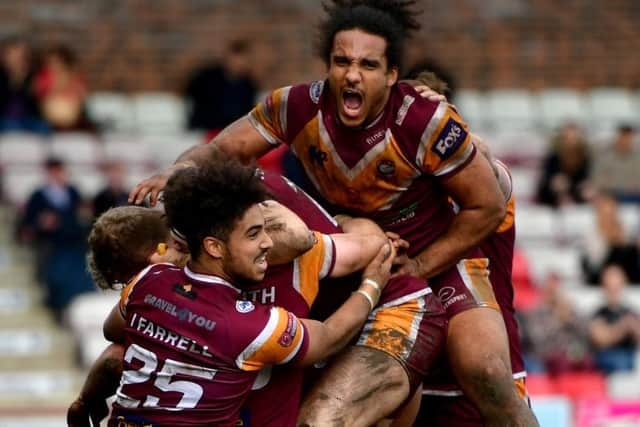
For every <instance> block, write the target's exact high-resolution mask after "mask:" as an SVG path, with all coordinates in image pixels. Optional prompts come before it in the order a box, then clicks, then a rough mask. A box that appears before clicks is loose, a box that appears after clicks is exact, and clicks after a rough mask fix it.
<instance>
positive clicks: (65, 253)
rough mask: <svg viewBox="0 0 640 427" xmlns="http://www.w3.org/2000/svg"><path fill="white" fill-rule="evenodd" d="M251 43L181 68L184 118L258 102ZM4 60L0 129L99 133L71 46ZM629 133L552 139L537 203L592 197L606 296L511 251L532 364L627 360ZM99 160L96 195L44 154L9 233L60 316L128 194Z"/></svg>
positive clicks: (595, 270)
mask: <svg viewBox="0 0 640 427" xmlns="http://www.w3.org/2000/svg"><path fill="white" fill-rule="evenodd" d="M251 49H252V46H251V44H250V43H248V42H247V41H245V40H235V41H231V42H230V43H229V44H228V46H227V48H226V50H225V53H224V56H223V58H221V60H220V61H218V62H214V63H209V64H203V66H202V67H200V68H198V69H195V70H194V71H193V73H192V74H191V75H189V76H187V77H186V79H185V82H184V91H183V94H182V95H183V96H184V98H185V100H186V101H187V106H188V118H187V126H188V129H190V130H198V131H204V132H205V133H206V137H205V139H207V140H208V139H210V138H211V137H212V136H214V135H215V134H216V133H217V132H219V131H220V130H221V129H222V128H224V127H225V126H227V125H228V124H230V123H232V122H233V121H234V120H236V119H237V118H239V117H241V116H243V115H244V114H246V113H247V112H248V111H249V110H250V109H251V108H252V107H253V105H254V103H255V101H256V99H257V96H258V95H257V94H258V92H259V87H258V85H257V83H256V80H255V79H254V76H252V69H251V56H252V51H251ZM0 59H1V61H0V133H2V132H15V131H20V132H33V133H37V134H40V135H45V136H48V135H51V134H52V133H54V132H65V131H86V132H99V130H100V129H99V128H98V127H97V126H96V125H95V124H93V123H91V121H90V120H89V118H88V115H87V109H86V101H87V96H88V94H89V93H90V88H88V87H87V84H86V82H85V79H84V77H83V74H82V72H81V70H80V69H79V67H78V61H77V59H76V57H75V54H74V52H73V50H72V49H70V48H69V47H68V46H65V45H55V46H50V47H48V48H46V49H44V50H42V51H36V50H35V49H34V48H33V47H32V46H31V45H30V44H29V42H28V40H27V39H25V38H20V37H13V38H10V39H7V40H5V41H4V43H2V46H1V58H0ZM461 113H462V115H463V116H464V111H462V112H461ZM635 137H636V129H635V128H634V126H633V124H620V126H619V128H618V130H617V134H616V136H615V138H614V139H613V140H612V141H611V142H610V143H609V144H607V145H604V146H601V147H600V148H599V149H598V150H597V151H596V150H592V145H591V144H590V141H589V135H585V133H584V132H583V130H582V129H581V128H580V126H579V125H578V124H576V123H572V122H568V123H566V124H564V125H563V126H562V127H561V129H559V130H558V132H557V134H555V135H554V136H553V137H552V138H551V139H550V141H549V144H548V152H547V154H546V155H545V157H544V158H543V159H542V161H541V164H540V169H539V171H540V174H539V181H538V183H537V186H536V193H535V202H536V203H538V204H540V205H546V206H549V207H551V208H553V209H556V208H564V207H567V206H571V205H590V206H592V208H593V211H594V212H595V217H596V222H595V225H594V229H593V230H592V231H591V232H590V233H588V234H586V235H585V236H584V241H583V242H582V244H581V246H582V248H581V250H582V266H583V277H584V280H585V282H586V283H590V284H592V285H595V286H599V287H600V288H601V289H602V291H603V294H604V296H605V299H604V301H603V303H602V306H601V307H600V308H599V309H598V310H597V311H596V312H594V313H593V314H592V316H591V317H587V318H583V317H581V315H579V314H578V313H577V311H576V309H575V307H573V306H572V302H571V300H570V299H569V298H567V297H566V295H565V291H564V289H563V284H562V278H561V276H560V275H558V274H555V273H553V272H552V273H550V274H549V275H548V276H547V278H546V280H545V281H544V283H533V279H532V278H531V275H530V274H529V273H528V272H527V263H528V262H529V261H528V260H527V259H526V258H525V256H524V255H523V253H522V252H517V253H516V256H515V261H514V284H515V286H516V303H517V304H518V308H519V309H520V321H521V323H522V334H523V341H524V343H525V349H526V359H527V369H528V370H529V371H531V372H548V373H551V374H557V373H563V372H572V371H589V370H594V369H598V370H601V371H602V372H604V373H610V372H614V371H618V370H631V369H633V360H634V354H635V351H636V348H637V345H638V341H639V340H640V316H639V315H638V313H636V312H634V311H633V310H632V309H631V308H630V307H628V306H626V305H625V302H624V299H623V298H622V296H621V295H622V294H623V290H624V288H625V287H626V286H628V285H629V284H635V283H640V249H639V244H640V240H639V239H638V235H636V234H630V233H628V232H626V231H625V230H624V227H623V225H622V221H621V219H620V214H619V206H620V204H622V203H638V202H640V172H639V171H640V152H639V151H638V149H637V147H635V146H634V138H635ZM487 142H488V143H489V144H490V141H487ZM289 162H291V158H290V157H288V156H287V155H286V153H285V152H283V151H276V152H274V153H272V154H270V157H269V158H268V159H264V160H262V165H263V166H265V167H271V168H275V169H276V170H277V171H288V172H289V173H294V172H292V171H293V170H294V168H293V167H292V166H291V164H290V163H289ZM100 166H101V167H102V169H103V172H104V176H105V182H106V186H105V188H104V189H102V190H101V191H100V192H99V193H98V194H96V195H95V196H94V197H93V199H92V200H83V198H82V197H81V195H80V192H79V191H78V190H77V188H76V187H75V186H74V185H73V183H70V182H69V179H68V176H67V170H66V167H65V163H64V161H63V160H62V159H60V158H55V157H50V158H49V159H47V161H46V163H45V164H44V165H43V168H44V171H45V176H46V180H45V181H44V182H43V183H42V184H41V185H40V186H39V187H38V188H37V189H36V190H35V191H34V192H33V194H31V196H30V197H29V198H28V201H27V203H26V204H25V206H24V207H21V215H20V218H19V221H18V226H17V233H16V235H17V236H18V239H19V241H20V242H22V243H23V244H26V245H30V246H31V247H32V248H33V250H34V254H35V257H34V259H35V271H36V276H37V280H38V282H39V283H41V284H42V285H43V286H44V288H45V290H46V292H45V295H46V296H47V297H46V303H47V305H48V306H49V307H50V308H51V309H52V310H53V311H54V312H55V313H56V314H57V316H58V318H59V319H62V317H63V313H64V309H65V307H67V306H68V305H69V303H70V302H71V301H72V299H73V298H74V297H75V296H76V295H78V294H79V293H82V292H88V291H92V290H93V289H94V285H93V284H92V283H91V281H90V278H89V277H88V275H87V273H86V264H85V252H86V238H87V232H88V230H89V229H90V227H91V224H92V222H93V220H94V219H95V218H96V217H98V216H99V215H100V214H101V213H103V212H105V211H106V210H107V209H109V208H111V207H114V206H121V205H125V204H127V195H128V191H129V188H126V185H125V179H124V177H125V174H126V170H125V166H124V165H123V164H120V163H118V162H107V163H103V164H101V165H100ZM520 226H526V225H522V224H521V225H520ZM518 293H520V294H521V295H526V296H527V297H526V298H523V299H522V300H521V301H525V300H526V303H524V302H519V301H520V300H518V296H517V295H518Z"/></svg>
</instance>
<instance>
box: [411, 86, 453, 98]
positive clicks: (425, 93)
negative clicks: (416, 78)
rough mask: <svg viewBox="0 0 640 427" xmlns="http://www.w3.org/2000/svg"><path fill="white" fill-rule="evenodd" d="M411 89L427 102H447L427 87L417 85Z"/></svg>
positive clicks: (439, 94)
mask: <svg viewBox="0 0 640 427" xmlns="http://www.w3.org/2000/svg"><path fill="white" fill-rule="evenodd" d="M413 88H414V89H415V91H416V92H418V95H420V96H421V97H422V98H424V99H428V100H429V101H432V102H447V97H446V96H444V95H443V94H441V93H438V92H436V91H435V90H433V89H431V88H430V87H429V86H426V85H423V84H418V85H416V86H413Z"/></svg>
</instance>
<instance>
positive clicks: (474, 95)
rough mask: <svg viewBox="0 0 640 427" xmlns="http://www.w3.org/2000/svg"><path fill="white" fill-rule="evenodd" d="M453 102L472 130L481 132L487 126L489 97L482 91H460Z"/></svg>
mask: <svg viewBox="0 0 640 427" xmlns="http://www.w3.org/2000/svg"><path fill="white" fill-rule="evenodd" d="M453 102H454V104H455V105H456V108H457V109H458V112H459V113H460V115H461V116H462V118H463V119H464V121H465V122H466V123H467V124H468V125H469V128H470V129H471V131H472V132H475V133H479V132H480V130H481V129H484V128H486V127H487V120H486V118H487V111H486V104H487V99H486V96H485V95H484V94H483V93H482V92H478V91H475V90H461V91H458V92H457V93H456V97H455V99H454V100H453Z"/></svg>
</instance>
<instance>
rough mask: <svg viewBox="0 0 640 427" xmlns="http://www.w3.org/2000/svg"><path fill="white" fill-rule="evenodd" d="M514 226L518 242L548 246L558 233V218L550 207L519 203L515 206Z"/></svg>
mask: <svg viewBox="0 0 640 427" xmlns="http://www.w3.org/2000/svg"><path fill="white" fill-rule="evenodd" d="M516 227H517V228H516V230H517V231H516V238H517V240H518V242H519V243H522V244H524V245H525V246H530V245H528V244H527V243H538V244H541V245H543V246H549V245H551V244H553V242H554V241H555V239H556V238H557V235H558V218H557V216H556V214H555V211H554V210H553V209H551V208H548V207H545V206H528V205H523V204H520V205H519V206H517V207H516Z"/></svg>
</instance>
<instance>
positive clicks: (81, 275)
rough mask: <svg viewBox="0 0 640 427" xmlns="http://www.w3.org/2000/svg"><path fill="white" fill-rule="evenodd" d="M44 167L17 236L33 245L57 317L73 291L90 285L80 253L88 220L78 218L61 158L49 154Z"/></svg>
mask: <svg viewBox="0 0 640 427" xmlns="http://www.w3.org/2000/svg"><path fill="white" fill-rule="evenodd" d="M45 170H46V182H45V183H44V185H43V186H42V187H40V188H38V189H37V190H35V192H34V193H33V194H32V195H31V196H30V197H29V200H28V202H27V205H26V208H25V213H24V216H23V218H22V220H21V223H20V236H21V239H22V241H23V242H25V243H28V244H31V245H33V248H34V250H35V255H36V274H37V277H38V280H39V281H40V283H44V284H45V288H46V303H47V305H48V306H49V307H50V308H51V309H53V311H54V313H55V314H56V316H57V318H58V319H60V318H61V315H62V313H63V309H64V308H65V307H66V306H67V304H68V303H69V302H71V300H72V299H73V297H74V296H75V295H77V294H78V293H81V292H86V291H90V290H92V289H93V285H92V283H91V279H90V277H89V276H88V274H87V272H86V264H85V255H84V254H85V242H86V237H87V230H88V224H86V223H85V222H84V221H83V219H82V217H83V215H82V199H81V197H80V193H79V192H78V190H77V189H76V188H75V187H74V186H72V185H70V184H69V182H68V180H67V174H66V171H65V167H64V164H63V162H62V161H61V160H60V159H57V158H49V159H48V160H47V162H46V164H45Z"/></svg>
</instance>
